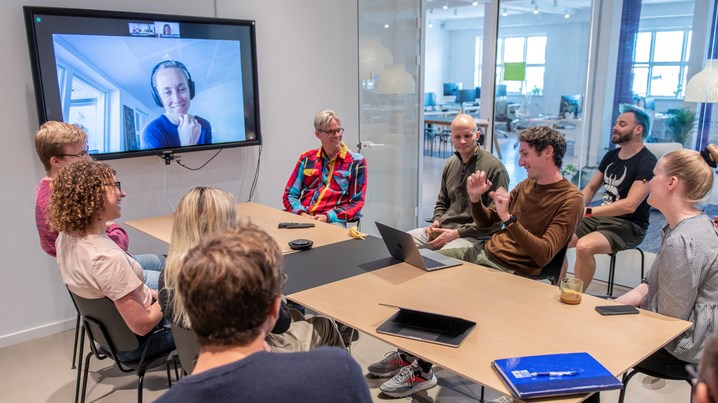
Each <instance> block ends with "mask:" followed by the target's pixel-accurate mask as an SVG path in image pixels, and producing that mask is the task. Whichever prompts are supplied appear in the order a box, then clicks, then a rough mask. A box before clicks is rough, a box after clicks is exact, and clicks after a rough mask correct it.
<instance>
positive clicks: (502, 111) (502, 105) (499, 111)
mask: <svg viewBox="0 0 718 403" xmlns="http://www.w3.org/2000/svg"><path fill="white" fill-rule="evenodd" d="M494 120H496V121H497V122H506V121H508V120H509V101H507V100H505V99H499V100H497V101H496V104H495V106H494Z"/></svg>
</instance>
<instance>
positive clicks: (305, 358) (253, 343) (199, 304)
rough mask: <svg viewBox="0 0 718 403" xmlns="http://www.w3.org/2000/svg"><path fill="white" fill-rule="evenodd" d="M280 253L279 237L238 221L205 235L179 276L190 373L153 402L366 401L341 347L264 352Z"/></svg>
mask: <svg viewBox="0 0 718 403" xmlns="http://www.w3.org/2000/svg"><path fill="white" fill-rule="evenodd" d="M282 264H283V260H282V255H281V252H280V250H279V245H277V243H276V241H275V240H274V239H273V238H272V237H271V236H269V235H268V234H267V233H266V232H264V231H263V230H262V229H260V228H259V227H257V226H255V225H253V224H247V223H240V224H238V225H235V226H231V227H228V228H224V229H221V230H219V231H218V232H215V233H214V234H211V235H209V236H207V237H204V238H203V239H202V241H201V242H200V244H199V245H197V246H196V247H194V248H193V249H191V250H190V251H189V252H188V253H187V256H186V258H185V259H184V262H183V266H182V270H181V271H180V274H179V276H178V277H177V293H178V294H179V295H181V296H182V300H183V301H184V304H185V309H186V311H187V315H188V316H189V319H190V322H192V326H193V330H194V332H195V334H196V335H197V341H198V342H199V345H200V354H199V357H198V359H197V364H196V366H195V367H194V371H193V372H192V376H189V377H185V378H182V379H181V380H180V381H179V382H178V383H177V384H175V385H174V386H173V387H172V388H171V389H170V390H169V391H167V392H166V393H165V394H164V395H162V396H161V397H160V398H159V399H158V400H157V402H160V403H162V402H175V401H183V402H219V403H222V402H258V401H267V402H284V401H297V400H299V401H307V402H340V403H341V402H347V403H348V402H371V396H370V395H369V388H368V387H367V384H366V381H365V379H364V375H363V374H362V373H361V370H360V368H359V366H358V365H357V363H356V362H355V361H354V360H353V359H352V358H351V356H349V355H348V354H347V352H346V351H344V350H342V349H338V348H330V347H321V348H318V349H315V350H312V351H309V352H297V353H285V354H277V353H271V352H269V351H268V346H267V345H266V343H265V341H264V340H265V337H266V335H267V334H269V332H270V329H272V328H273V327H274V326H275V322H276V321H277V319H278V317H279V311H280V306H281V305H282V298H281V293H282V286H283V285H284V280H285V276H284V273H283V271H282Z"/></svg>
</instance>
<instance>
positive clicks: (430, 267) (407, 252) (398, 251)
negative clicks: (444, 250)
mask: <svg viewBox="0 0 718 403" xmlns="http://www.w3.org/2000/svg"><path fill="white" fill-rule="evenodd" d="M376 227H377V228H378V229H379V233H380V234H381V238H382V239H383V240H384V244H385V245H386V248H387V249H389V254H391V256H392V257H393V258H394V259H397V260H401V261H402V262H406V263H409V264H410V265H412V266H414V267H418V268H420V269H423V270H426V271H434V270H439V269H446V268H447V267H454V266H459V265H461V264H462V263H463V262H462V261H460V260H457V259H454V258H450V257H448V256H444V255H442V254H441V253H437V252H434V251H433V250H430V249H423V248H422V249H419V248H418V247H417V246H416V244H415V243H414V237H412V236H411V235H409V234H408V233H406V232H404V231H399V230H398V229H396V228H392V227H390V226H388V225H384V224H382V223H380V222H376Z"/></svg>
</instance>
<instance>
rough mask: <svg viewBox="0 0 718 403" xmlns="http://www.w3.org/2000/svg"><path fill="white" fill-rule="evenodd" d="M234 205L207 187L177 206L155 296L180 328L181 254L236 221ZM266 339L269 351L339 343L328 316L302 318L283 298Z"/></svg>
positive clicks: (185, 323)
mask: <svg viewBox="0 0 718 403" xmlns="http://www.w3.org/2000/svg"><path fill="white" fill-rule="evenodd" d="M235 205H236V201H235V199H234V196H232V194H231V193H228V192H226V191H224V190H221V189H216V188H210V187H195V188H193V189H190V190H189V191H188V192H187V194H185V195H184V196H183V197H182V199H181V200H180V202H179V204H178V205H177V209H176V211H175V213H174V222H173V225H172V238H171V243H170V249H169V252H168V253H167V262H166V264H165V269H164V271H163V272H162V275H161V276H160V296H159V299H160V304H161V306H162V312H163V313H164V315H165V318H166V319H168V320H169V321H171V322H173V323H175V324H176V325H178V326H180V327H183V328H185V329H190V328H191V323H190V321H189V318H188V316H187V313H186V312H187V311H186V307H185V306H184V303H183V301H182V300H181V297H180V295H179V294H178V293H176V292H174V290H175V286H176V284H177V281H178V280H177V279H178V278H179V276H180V273H181V271H182V264H183V262H184V260H185V257H186V256H187V254H188V253H189V251H190V250H191V249H192V248H194V247H195V246H197V245H199V243H200V241H201V240H202V238H203V237H206V236H207V235H209V234H211V233H213V232H215V231H217V230H219V229H222V228H226V227H228V226H230V225H231V224H234V223H235V222H236V220H237V218H236V207H235ZM283 299H284V298H283ZM266 341H267V343H268V344H269V346H270V348H271V349H272V350H273V351H307V350H309V349H311V348H313V347H316V346H318V345H332V346H343V344H342V341H341V338H340V335H339V333H338V332H337V330H336V328H335V327H334V325H333V324H332V322H331V321H330V320H329V319H327V318H324V317H320V316H314V317H312V318H309V319H305V318H303V316H302V314H301V313H299V312H298V311H296V310H291V309H290V308H289V307H288V306H287V304H286V303H285V302H284V301H283V302H282V304H281V307H280V310H279V318H278V320H277V322H276V324H275V325H274V328H273V329H272V330H271V332H270V333H269V334H268V335H267V339H266Z"/></svg>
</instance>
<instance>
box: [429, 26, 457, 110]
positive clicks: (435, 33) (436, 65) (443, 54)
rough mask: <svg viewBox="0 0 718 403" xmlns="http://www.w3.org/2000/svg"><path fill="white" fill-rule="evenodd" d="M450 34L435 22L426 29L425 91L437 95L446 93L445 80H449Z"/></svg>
mask: <svg viewBox="0 0 718 403" xmlns="http://www.w3.org/2000/svg"><path fill="white" fill-rule="evenodd" d="M448 43H449V34H448V32H447V31H445V30H444V29H443V28H442V27H441V24H439V23H435V24H434V26H433V27H432V28H428V27H427V29H426V45H425V47H424V49H425V50H424V54H425V55H426V57H425V62H424V63H425V65H424V92H434V93H436V96H438V97H441V96H443V95H444V82H445V81H447V77H448V68H446V67H445V66H450V65H451V59H450V58H449V56H448V52H447V51H445V49H448Z"/></svg>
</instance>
